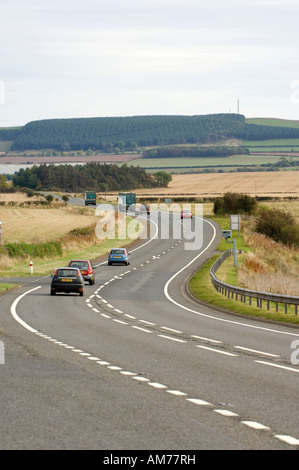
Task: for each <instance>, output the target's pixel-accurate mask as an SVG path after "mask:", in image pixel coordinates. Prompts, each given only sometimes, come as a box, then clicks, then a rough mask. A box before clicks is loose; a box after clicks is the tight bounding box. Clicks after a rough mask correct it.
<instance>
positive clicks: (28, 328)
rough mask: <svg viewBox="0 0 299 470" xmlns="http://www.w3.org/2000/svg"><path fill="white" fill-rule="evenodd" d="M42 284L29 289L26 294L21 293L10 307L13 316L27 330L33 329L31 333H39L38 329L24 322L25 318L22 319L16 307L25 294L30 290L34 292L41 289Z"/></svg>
mask: <svg viewBox="0 0 299 470" xmlns="http://www.w3.org/2000/svg"><path fill="white" fill-rule="evenodd" d="M41 287H42V286H37V287H34V288H33V289H30V290H28V291H27V292H24V294H22V295H20V296H19V297H17V298H16V299H15V301H14V302H13V303H12V305H11V307H10V311H11V314H12V316H13V317H14V319H15V320H16V321H17V322H18V323H19V324H20V325H22V326H23V327H24V328H26V330H28V331H31V333H38V331H37V330H35V329H34V328H32V327H31V326H30V325H28V323H26V322H24V320H22V319H21V318H20V317H19V315H18V314H17V311H16V307H17V305H18V303H19V301H20V300H21V299H22V298H23V297H25V295H27V294H30V292H33V291H35V290H37V289H40V288H41Z"/></svg>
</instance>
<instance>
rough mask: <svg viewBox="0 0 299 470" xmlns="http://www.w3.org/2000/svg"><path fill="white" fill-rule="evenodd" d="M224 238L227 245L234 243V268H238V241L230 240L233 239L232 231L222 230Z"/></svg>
mask: <svg viewBox="0 0 299 470" xmlns="http://www.w3.org/2000/svg"><path fill="white" fill-rule="evenodd" d="M222 238H225V241H226V243H232V244H233V254H234V267H235V268H236V267H237V266H238V263H237V245H236V239H235V238H233V240H232V241H230V240H228V239H229V238H232V231H231V230H222Z"/></svg>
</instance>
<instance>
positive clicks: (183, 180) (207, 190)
mask: <svg viewBox="0 0 299 470" xmlns="http://www.w3.org/2000/svg"><path fill="white" fill-rule="evenodd" d="M228 191H229V192H236V193H245V194H249V195H251V196H268V197H299V172H298V171H265V172H252V173H237V172H234V173H200V174H188V175H173V176H172V181H171V182H170V183H169V185H168V188H154V189H149V190H147V189H146V190H144V189H140V190H137V191H136V193H137V194H138V196H141V195H148V196H149V197H154V196H164V197H171V196H197V197H209V196H211V197H213V196H214V197H215V196H221V195H223V194H224V193H226V192H228Z"/></svg>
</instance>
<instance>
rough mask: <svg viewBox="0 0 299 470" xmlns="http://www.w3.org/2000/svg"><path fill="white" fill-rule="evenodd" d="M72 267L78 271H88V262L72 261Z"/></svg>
mask: <svg viewBox="0 0 299 470" xmlns="http://www.w3.org/2000/svg"><path fill="white" fill-rule="evenodd" d="M70 266H72V267H73V268H78V269H88V263H87V262H86V261H72V262H71V263H70Z"/></svg>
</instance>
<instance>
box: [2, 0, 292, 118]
mask: <svg viewBox="0 0 299 470" xmlns="http://www.w3.org/2000/svg"><path fill="white" fill-rule="evenodd" d="M298 8H299V5H298V0H295V1H291V0H284V1H283V2H282V1H279V0H251V1H246V0H245V1H242V2H240V0H227V1H226V2H223V1H222V0H221V1H220V0H210V1H209V2H205V1H203V0H144V2H140V0H138V1H137V0H127V1H126V2H124V1H123V0H110V1H109V2H107V1H106V0H84V1H83V0H77V1H72V2H71V1H70V0H59V1H58V0H43V1H42V2H41V1H40V0H26V2H24V1H22V2H21V1H20V0H9V1H8V0H2V1H1V4H0V14H1V18H2V20H3V21H2V26H1V30H0V53H1V75H0V81H1V83H3V86H5V93H6V94H5V103H4V104H3V105H1V107H0V126H1V125H2V126H3V125H14V124H16V125H18V124H25V123H26V122H28V121H29V120H32V119H39V118H40V116H43V117H44V118H45V117H66V116H69V117H71V116H74V117H75V116H90V115H132V114H161V113H165V114H172V113H173V114H194V113H196V111H195V109H198V113H202V114H204V113H210V112H219V111H218V110H220V109H221V110H225V109H233V108H234V106H235V102H236V100H237V98H239V99H240V103H241V104H243V106H241V111H242V112H243V113H244V114H245V115H247V114H248V113H249V112H250V113H252V112H253V111H252V109H255V112H253V114H254V115H259V114H260V115H269V114H270V113H272V114H273V113H274V114H275V115H276V116H278V117H281V116H283V117H288V115H290V114H292V118H294V114H296V113H298V111H299V109H298V107H299V106H298V105H297V106H295V105H294V103H292V100H291V94H292V90H291V87H290V84H291V83H292V82H294V81H295V80H298V79H299V70H298V65H297V64H298V47H297V44H298V36H299V33H298V26H297V17H298V15H297V14H296V13H297V10H298ZM215 97H216V99H215ZM198 101H200V102H201V106H200V107H197V102H198ZM276 108H277V109H276ZM216 110H217V111H216ZM221 112H222V111H221Z"/></svg>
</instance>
